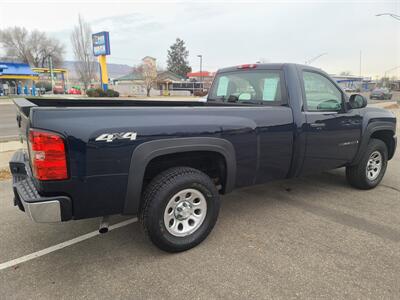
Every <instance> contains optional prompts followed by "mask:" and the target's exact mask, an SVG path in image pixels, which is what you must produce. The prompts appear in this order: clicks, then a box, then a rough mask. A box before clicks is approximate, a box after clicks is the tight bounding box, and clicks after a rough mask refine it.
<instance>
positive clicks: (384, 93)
mask: <svg viewBox="0 0 400 300" xmlns="http://www.w3.org/2000/svg"><path fill="white" fill-rule="evenodd" d="M392 96H393V95H392V93H391V92H390V91H389V90H388V89H385V88H381V89H375V90H373V91H372V92H371V94H370V96H369V99H378V100H389V99H392Z"/></svg>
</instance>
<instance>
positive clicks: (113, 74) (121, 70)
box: [63, 61, 133, 79]
mask: <svg viewBox="0 0 400 300" xmlns="http://www.w3.org/2000/svg"><path fill="white" fill-rule="evenodd" d="M63 67H64V68H66V69H68V71H69V78H71V79H75V78H77V77H78V76H77V72H76V70H75V61H65V62H64V65H63ZM132 69H133V67H131V66H128V65H123V64H107V71H108V76H109V77H110V78H111V79H115V78H118V77H122V76H124V75H126V74H129V73H131V72H132ZM99 72H100V70H99Z"/></svg>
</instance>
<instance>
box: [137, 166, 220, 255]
mask: <svg viewBox="0 0 400 300" xmlns="http://www.w3.org/2000/svg"><path fill="white" fill-rule="evenodd" d="M184 189H195V190H196V191H199V192H200V193H201V194H202V195H203V196H204V198H205V201H206V203H207V211H206V215H205V218H204V221H202V223H201V225H199V226H200V227H199V228H197V229H196V231H194V232H193V233H190V234H189V235H187V236H182V237H181V236H175V235H173V234H171V233H170V232H169V231H168V229H167V228H166V225H165V222H164V212H165V210H166V208H167V205H168V203H169V201H170V200H171V198H172V197H173V196H174V195H175V194H176V193H178V192H179V191H182V190H184ZM219 207H220V201H219V194H218V191H217V188H216V186H215V184H214V183H213V181H212V180H211V178H210V177H208V176H207V175H206V174H204V173H203V172H201V171H199V170H196V169H193V168H189V167H176V168H171V169H168V170H166V171H164V172H162V173H160V174H159V175H157V176H156V177H155V178H154V179H153V180H152V181H151V182H150V183H149V185H148V186H147V187H146V189H145V192H144V194H143V207H142V209H141V212H140V221H141V223H142V226H143V228H144V231H145V232H146V234H147V235H148V237H149V238H150V240H151V241H152V242H153V244H155V245H156V246H157V247H158V248H160V249H161V250H164V251H167V252H181V251H185V250H188V249H190V248H193V247H195V246H196V245H198V244H199V243H201V242H202V241H203V240H204V239H205V238H206V237H207V236H208V234H209V233H210V232H211V230H212V229H213V227H214V225H215V223H216V221H217V218H218V213H219Z"/></svg>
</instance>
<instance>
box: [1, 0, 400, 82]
mask: <svg viewBox="0 0 400 300" xmlns="http://www.w3.org/2000/svg"><path fill="white" fill-rule="evenodd" d="M386 12H389V13H394V14H399V15H400V0H397V1H355V0H354V1H339V0H338V1H323V0H321V1H315V0H314V1H261V0H258V1H257V0H255V1H254V0H253V1H243V0H241V1H236V0H232V1H223V0H219V1H207V0H206V1H168V0H165V1H162V0H158V1H151V0H149V1H135V0H130V1H127V0H126V1H125V0H114V1H110V0H108V1H105V0H97V1H93V0H83V1H76V0H70V1H57V0H53V1H27V0H25V1H20V0H13V1H8V0H0V29H4V28H7V27H10V26H23V27H26V28H27V29H29V30H32V29H38V30H41V31H46V32H47V33H48V34H49V35H51V36H53V37H57V38H58V39H60V40H61V42H62V43H63V44H64V45H65V47H66V53H65V58H66V59H67V60H73V53H72V49H71V43H70V34H71V31H72V29H73V27H74V26H75V25H76V23H77V21H78V15H79V14H81V16H82V17H83V18H84V19H85V20H86V21H87V22H89V23H90V25H91V28H92V31H93V32H99V31H109V32H110V41H111V55H110V56H109V57H108V58H107V60H108V62H111V63H119V64H128V65H136V64H139V63H140V60H141V58H143V57H144V56H146V55H149V56H153V57H155V58H157V63H158V65H159V66H161V67H166V58H167V50H168V48H169V46H170V45H171V44H172V43H173V42H174V41H175V39H176V38H177V37H179V38H181V39H183V40H184V41H185V43H186V46H187V49H188V50H189V62H190V65H191V66H192V68H193V69H194V70H198V69H199V58H198V57H197V55H199V54H201V55H202V56H203V70H209V71H215V70H217V69H218V68H221V67H226V66H232V65H238V64H243V63H254V62H256V61H260V60H261V61H264V62H271V63H272V62H294V63H305V62H306V61H308V60H311V59H313V58H314V57H316V56H319V55H320V54H323V55H322V56H321V57H319V58H318V59H316V60H315V61H314V62H313V63H312V65H313V66H315V67H318V68H322V69H323V70H325V71H327V72H328V73H330V74H339V73H340V72H343V71H349V72H351V73H352V74H354V75H359V73H360V56H361V74H362V75H363V76H371V77H373V78H375V77H377V76H379V77H381V76H383V75H384V74H385V72H386V73H387V75H389V76H397V77H400V21H398V20H395V19H393V18H391V17H389V16H381V17H377V16H375V15H376V14H379V13H386ZM360 52H361V55H360ZM397 66H399V68H396V67H397ZM391 69H394V70H391ZM389 70H390V71H389Z"/></svg>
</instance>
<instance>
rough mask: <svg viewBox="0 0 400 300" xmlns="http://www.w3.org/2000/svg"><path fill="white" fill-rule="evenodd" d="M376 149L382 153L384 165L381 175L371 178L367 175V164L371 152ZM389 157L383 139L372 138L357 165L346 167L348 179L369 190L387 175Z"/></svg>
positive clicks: (353, 183)
mask: <svg viewBox="0 0 400 300" xmlns="http://www.w3.org/2000/svg"><path fill="white" fill-rule="evenodd" d="M375 151H378V152H379V153H380V154H381V157H382V166H381V169H380V172H379V175H378V176H377V177H376V178H375V179H373V180H371V179H369V178H368V176H367V166H368V161H369V159H370V156H371V154H372V153H373V152H375ZM387 158H388V151H387V147H386V144H385V143H384V142H383V141H381V140H378V139H371V140H370V141H369V143H368V145H367V149H366V151H365V152H364V154H363V156H362V158H361V160H360V162H359V163H358V164H357V165H354V166H348V167H347V168H346V177H347V181H348V182H349V183H350V185H351V186H353V187H355V188H358V189H362V190H368V189H372V188H374V187H376V186H377V185H378V184H379V183H380V182H381V180H382V178H383V176H384V175H385V171H386V167H387V161H388V160H387Z"/></svg>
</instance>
